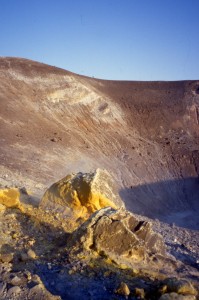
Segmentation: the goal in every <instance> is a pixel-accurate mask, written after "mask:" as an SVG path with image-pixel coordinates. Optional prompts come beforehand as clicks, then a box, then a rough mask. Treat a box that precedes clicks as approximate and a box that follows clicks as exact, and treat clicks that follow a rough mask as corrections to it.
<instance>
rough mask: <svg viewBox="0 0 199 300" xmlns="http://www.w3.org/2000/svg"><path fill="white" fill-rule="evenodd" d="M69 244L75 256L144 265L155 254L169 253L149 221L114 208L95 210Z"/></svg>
mask: <svg viewBox="0 0 199 300" xmlns="http://www.w3.org/2000/svg"><path fill="white" fill-rule="evenodd" d="M67 246H68V247H69V248H71V252H70V253H71V255H72V256H79V257H83V256H88V255H89V254H91V255H92V254H94V255H96V254H98V255H101V256H103V257H104V256H105V257H107V258H109V259H110V260H111V261H114V262H115V263H117V264H118V265H123V264H124V265H125V264H126V265H131V263H138V262H141V263H142V264H143V263H144V262H146V261H148V259H149V257H153V255H156V254H158V255H159V256H164V255H165V246H164V242H163V239H162V237H161V236H160V235H159V234H157V233H155V232H153V230H152V228H151V224H150V223H149V222H144V221H139V220H137V219H136V218H135V217H134V216H133V215H132V214H131V213H130V212H128V211H126V210H124V209H120V210H114V209H112V208H110V207H109V208H104V209H101V210H99V211H97V212H96V213H94V214H93V215H92V216H91V217H90V218H89V220H87V221H86V222H85V223H84V224H82V226H80V227H79V228H78V229H77V230H76V231H75V232H74V233H73V234H72V236H71V237H70V239H69V241H68V244H67Z"/></svg>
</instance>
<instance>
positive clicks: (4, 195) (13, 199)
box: [0, 188, 20, 208]
mask: <svg viewBox="0 0 199 300" xmlns="http://www.w3.org/2000/svg"><path fill="white" fill-rule="evenodd" d="M0 204H3V205H5V206H6V207H16V208H19V207H20V191H19V190H18V189H17V188H10V189H1V190H0Z"/></svg>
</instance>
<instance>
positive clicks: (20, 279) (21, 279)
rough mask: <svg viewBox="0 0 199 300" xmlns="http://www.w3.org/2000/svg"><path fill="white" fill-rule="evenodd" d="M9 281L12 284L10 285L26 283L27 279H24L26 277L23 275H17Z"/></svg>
mask: <svg viewBox="0 0 199 300" xmlns="http://www.w3.org/2000/svg"><path fill="white" fill-rule="evenodd" d="M10 283H11V284H12V285H17V286H19V285H24V284H26V283H27V280H26V278H25V277H23V276H22V277H19V276H17V275H16V276H14V277H13V278H12V279H11V280H10Z"/></svg>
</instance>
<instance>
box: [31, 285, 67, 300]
mask: <svg viewBox="0 0 199 300" xmlns="http://www.w3.org/2000/svg"><path fill="white" fill-rule="evenodd" d="M28 297H29V299H31V300H38V299H39V300H61V298H60V297H59V296H54V295H52V294H51V293H50V292H48V291H47V290H46V288H45V287H44V285H43V284H42V283H40V284H37V285H35V286H34V287H33V288H31V289H30V291H29V293H28Z"/></svg>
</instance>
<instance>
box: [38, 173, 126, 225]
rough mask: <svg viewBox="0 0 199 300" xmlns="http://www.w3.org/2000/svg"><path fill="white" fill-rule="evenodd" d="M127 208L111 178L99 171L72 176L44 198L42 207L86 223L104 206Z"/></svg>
mask: <svg viewBox="0 0 199 300" xmlns="http://www.w3.org/2000/svg"><path fill="white" fill-rule="evenodd" d="M107 206H110V207H112V208H115V209H117V208H120V207H124V203H123V202H122V200H121V199H120V198H119V196H118V195H117V193H116V188H115V186H114V183H113V180H112V177H111V175H110V174H109V173H108V172H107V171H106V170H101V169H97V170H96V171H95V172H91V173H77V174H70V175H68V176H66V177H64V178H63V179H61V180H60V181H58V182H56V183H54V184H53V185H52V186H51V187H50V188H49V189H48V190H47V191H46V192H45V194H44V196H43V198H42V199H41V203H40V208H41V209H44V210H50V211H54V212H59V213H60V212H61V213H63V214H64V215H65V216H66V217H69V218H70V219H73V220H77V219H80V218H81V219H83V220H86V219H87V218H88V217H89V216H90V215H91V214H92V213H93V212H95V211H96V210H99V209H101V208H103V207H107Z"/></svg>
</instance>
